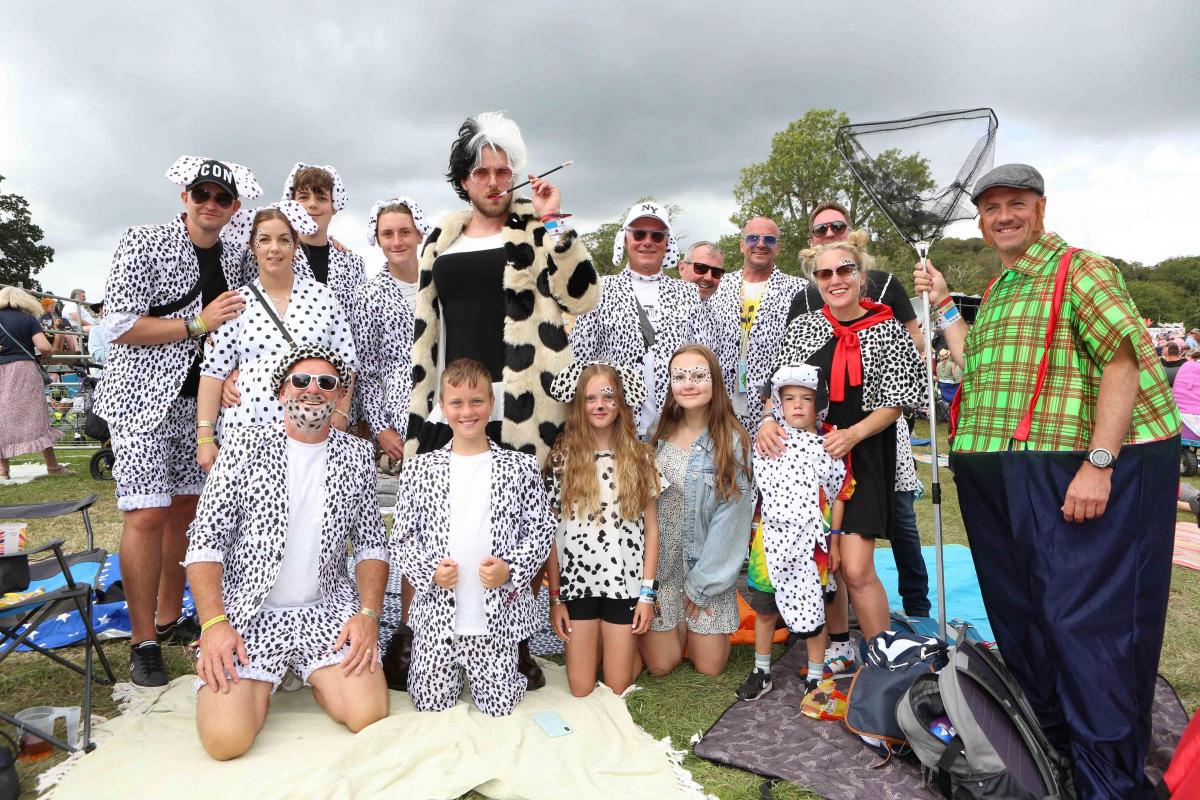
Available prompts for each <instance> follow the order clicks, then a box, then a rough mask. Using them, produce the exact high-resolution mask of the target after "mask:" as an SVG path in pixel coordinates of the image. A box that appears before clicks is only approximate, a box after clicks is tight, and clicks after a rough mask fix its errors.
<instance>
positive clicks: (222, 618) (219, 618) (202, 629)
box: [200, 614, 229, 636]
mask: <svg viewBox="0 0 1200 800" xmlns="http://www.w3.org/2000/svg"><path fill="white" fill-rule="evenodd" d="M228 621H229V617H227V616H225V615H224V614H218V615H217V616H215V617H213V618H212V619H210V620H209V621H208V622H206V623H204V624H203V625H201V626H200V635H201V636H203V635H204V632H205V631H207V630H208V629H209V628H211V627H212V626H213V625H216V624H217V623H218V622H228Z"/></svg>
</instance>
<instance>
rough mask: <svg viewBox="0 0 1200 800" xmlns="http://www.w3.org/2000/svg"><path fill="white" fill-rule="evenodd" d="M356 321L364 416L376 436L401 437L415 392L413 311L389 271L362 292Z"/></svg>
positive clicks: (356, 305) (357, 296) (357, 299)
mask: <svg viewBox="0 0 1200 800" xmlns="http://www.w3.org/2000/svg"><path fill="white" fill-rule="evenodd" d="M353 316H354V336H355V339H356V341H357V347H358V362H359V373H358V392H359V398H360V400H361V403H362V407H361V412H362V417H363V418H364V419H366V421H367V423H368V424H369V425H370V426H371V435H372V436H378V435H379V432H380V431H383V430H387V429H388V428H394V429H395V430H396V432H397V433H399V434H400V436H402V437H403V436H404V435H405V432H406V431H407V430H408V400H409V395H410V394H411V390H412V364H411V362H410V360H409V359H410V358H411V357H412V331H413V312H412V309H410V308H409V306H408V303H407V302H405V300H404V297H403V296H402V295H401V294H400V287H399V285H398V284H397V283H396V279H395V278H393V277H392V275H391V273H390V272H388V271H387V269H386V268H384V270H383V271H382V272H380V273H379V274H378V275H376V276H375V277H374V278H372V279H371V280H370V281H368V282H367V283H364V284H363V285H361V286H359V287H358V291H357V292H355V299H354V315H353Z"/></svg>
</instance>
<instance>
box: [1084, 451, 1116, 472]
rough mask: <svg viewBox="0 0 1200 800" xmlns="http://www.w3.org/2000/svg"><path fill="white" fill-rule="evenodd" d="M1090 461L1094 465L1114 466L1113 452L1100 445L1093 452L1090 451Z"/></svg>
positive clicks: (1099, 467) (1098, 466)
mask: <svg viewBox="0 0 1200 800" xmlns="http://www.w3.org/2000/svg"><path fill="white" fill-rule="evenodd" d="M1088 461H1090V462H1091V463H1092V466H1093V467H1096V468H1098V469H1105V468H1107V467H1110V466H1112V463H1113V454H1112V453H1110V452H1108V451H1107V450H1105V449H1104V448H1103V447H1098V448H1096V449H1095V450H1093V451H1092V452H1090V453H1088Z"/></svg>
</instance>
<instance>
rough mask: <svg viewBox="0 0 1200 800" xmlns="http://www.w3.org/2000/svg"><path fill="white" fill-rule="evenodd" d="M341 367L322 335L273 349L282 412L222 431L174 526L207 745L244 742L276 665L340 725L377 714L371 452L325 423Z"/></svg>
mask: <svg viewBox="0 0 1200 800" xmlns="http://www.w3.org/2000/svg"><path fill="white" fill-rule="evenodd" d="M348 380H349V375H348V373H347V370H346V367H345V365H344V364H343V363H342V361H341V359H340V358H339V357H338V356H337V355H336V354H334V353H333V352H331V351H329V350H327V349H326V348H324V347H320V346H316V345H301V346H299V347H297V348H295V349H293V350H291V351H290V352H288V353H287V354H285V355H284V356H283V357H282V358H281V360H280V362H279V365H278V366H277V367H276V369H275V373H274V375H273V377H272V384H273V385H274V386H275V390H276V392H277V393H278V395H279V400H280V402H281V403H282V404H283V407H284V411H285V419H284V421H283V423H282V424H279V423H276V424H272V425H261V426H255V427H251V428H246V429H243V430H241V431H238V432H237V434H236V438H234V437H231V438H230V439H228V440H227V441H225V442H224V443H223V444H224V446H223V447H222V448H221V450H220V454H219V455H218V456H217V461H216V464H215V465H214V466H213V469H212V472H211V473H209V476H208V481H207V483H206V484H205V487H204V493H203V494H202V495H201V497H200V504H199V507H198V508H197V510H196V518H195V521H193V522H192V525H191V527H190V528H189V529H188V539H189V546H188V552H187V560H186V561H185V564H186V566H187V575H188V582H189V583H190V584H191V587H192V594H193V596H194V597H195V600H196V611H197V616H198V618H199V619H200V620H201V630H202V633H201V636H200V654H199V660H198V661H197V663H196V673H197V675H198V676H199V680H198V681H197V689H198V696H197V698H196V727H197V728H198V729H199V732H200V742H201V744H203V745H204V749H205V750H207V751H208V754H209V755H211V756H212V757H213V758H216V759H219V760H222V761H225V760H228V759H231V758H237V757H238V756H240V755H242V754H243V753H245V752H246V751H247V750H249V749H250V745H251V744H253V743H254V738H255V736H257V735H258V732H259V731H260V730H261V729H262V726H263V722H264V720H265V719H266V715H267V702H268V699H269V698H270V696H271V694H272V693H273V692H274V691H275V689H276V687H278V686H279V683H280V681H281V680H283V677H284V673H286V672H287V671H288V670H289V669H290V670H292V671H293V672H294V673H295V674H296V675H298V676H299V677H300V678H301V679H302V680H303V681H304V682H305V683H307V684H309V685H311V686H312V688H313V694H314V695H315V697H316V699H317V702H318V703H320V704H321V707H322V708H324V709H325V711H326V712H327V713H328V714H329V716H330V717H332V718H333V719H334V720H335V721H337V722H340V723H342V724H343V725H345V726H346V727H347V728H349V729H350V730H351V731H355V732H357V731H359V730H362V729H363V728H365V727H366V726H368V725H370V724H371V723H373V722H376V721H378V720H380V719H383V718H384V717H385V716H387V713H388V694H387V685H386V683H385V682H384V677H383V670H382V669H381V668H380V667H379V655H378V640H379V614H378V609H379V608H380V606H381V604H382V602H383V593H384V588H385V586H386V585H387V575H388V563H387V558H388V551H387V538H386V534H385V532H384V527H383V520H382V518H381V517H380V515H379V506H378V504H377V503H376V500H375V466H374V459H373V455H374V453H373V452H372V449H371V444H370V442H367V441H364V440H362V439H357V438H355V437H353V436H350V435H348V434H345V433H342V432H341V431H337V430H331V428H330V420H331V416H332V414H333V409H334V407H335V406H336V404H337V402H338V400H340V399H341V397H342V394H343V392H344V391H345V388H346V385H347V382H348ZM347 542H349V543H350V544H351V545H353V550H354V558H355V562H356V564H357V567H356V568H355V576H356V578H357V584H358V588H357V590H356V588H355V582H354V581H352V580H351V579H350V575H349V572H348V569H347V566H346V544H347ZM360 597H361V602H360ZM205 685H207V686H208V689H207V690H206V689H204V688H203V687H204V686H205Z"/></svg>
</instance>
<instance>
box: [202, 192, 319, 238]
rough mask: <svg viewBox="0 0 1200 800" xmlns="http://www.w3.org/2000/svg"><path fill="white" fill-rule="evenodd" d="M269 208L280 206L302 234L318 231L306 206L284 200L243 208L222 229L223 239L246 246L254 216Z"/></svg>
mask: <svg viewBox="0 0 1200 800" xmlns="http://www.w3.org/2000/svg"><path fill="white" fill-rule="evenodd" d="M268 208H278V209H279V210H280V211H282V212H283V215H284V216H285V217H287V218H288V222H290V223H292V227H293V228H295V229H296V233H298V234H300V235H301V236H312V235H313V234H314V233H316V232H317V230H318V228H317V223H316V222H314V221H313V218H312V217H310V216H309V215H308V212H307V211H305V210H304V206H302V205H300V204H299V203H297V202H296V201H295V200H283V201H281V202H279V203H271V204H270V205H266V206H260V207H259V208H256V209H253V210H251V209H247V208H243V209H241V210H240V211H238V212H237V213H236V214H234V215H233V219H231V220H229V224H228V225H226V226H225V228H224V229H223V230H222V231H221V239H222V240H223V241H226V242H230V243H232V244H236V245H240V246H242V247H246V246H248V245H249V244H250V229H251V228H253V227H254V218H255V217H256V216H257V215H258V212H260V211H265V210H266V209H268Z"/></svg>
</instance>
